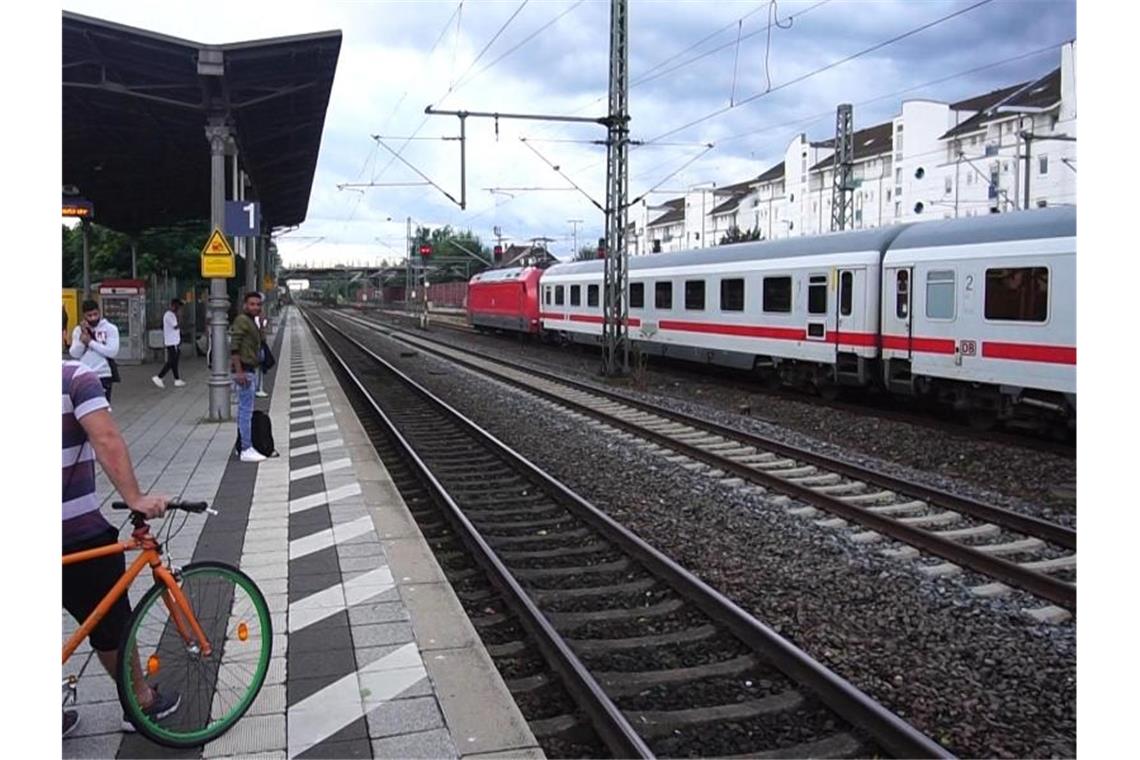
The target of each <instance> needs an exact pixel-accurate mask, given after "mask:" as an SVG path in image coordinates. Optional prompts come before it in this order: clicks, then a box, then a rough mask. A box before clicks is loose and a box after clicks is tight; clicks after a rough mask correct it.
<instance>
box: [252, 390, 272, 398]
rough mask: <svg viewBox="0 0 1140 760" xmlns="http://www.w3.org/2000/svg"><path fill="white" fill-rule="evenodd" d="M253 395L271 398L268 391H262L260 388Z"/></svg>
mask: <svg viewBox="0 0 1140 760" xmlns="http://www.w3.org/2000/svg"><path fill="white" fill-rule="evenodd" d="M253 395H255V396H257V397H258V398H269V394H268V393H266V392H265V391H261V390H259V391H258V392H257V393H255V394H253Z"/></svg>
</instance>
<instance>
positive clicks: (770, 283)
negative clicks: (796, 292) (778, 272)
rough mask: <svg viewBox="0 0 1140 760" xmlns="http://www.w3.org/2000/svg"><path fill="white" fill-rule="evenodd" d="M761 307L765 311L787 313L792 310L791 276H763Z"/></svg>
mask: <svg viewBox="0 0 1140 760" xmlns="http://www.w3.org/2000/svg"><path fill="white" fill-rule="evenodd" d="M762 308H763V309H764V311H766V312H773V313H782V314H787V313H789V312H790V311H791V310H792V278H791V277H765V278H764V298H763V305H762Z"/></svg>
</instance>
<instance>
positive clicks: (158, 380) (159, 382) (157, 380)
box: [150, 375, 166, 388]
mask: <svg viewBox="0 0 1140 760" xmlns="http://www.w3.org/2000/svg"><path fill="white" fill-rule="evenodd" d="M150 381H151V382H152V383H154V384H155V385H157V386H158V387H159V388H165V387H166V383H164V382H162V378H161V377H159V376H158V375H151V376H150Z"/></svg>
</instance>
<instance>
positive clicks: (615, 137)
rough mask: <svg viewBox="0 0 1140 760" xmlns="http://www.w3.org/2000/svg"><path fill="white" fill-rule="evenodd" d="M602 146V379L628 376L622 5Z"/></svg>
mask: <svg viewBox="0 0 1140 760" xmlns="http://www.w3.org/2000/svg"><path fill="white" fill-rule="evenodd" d="M606 126H607V127H608V129H609V135H608V139H607V140H606V258H605V279H604V286H603V290H604V291H605V305H604V309H603V312H602V313H603V322H602V373H603V374H605V375H607V376H609V377H616V376H621V375H627V374H629V303H628V300H627V296H626V292H627V290H628V288H627V285H626V283H627V282H628V279H629V276H628V275H629V273H628V270H629V251H628V250H627V248H626V243H625V223H626V219H627V217H628V209H627V208H626V196H627V193H628V190H629V15H628V3H627V0H611V2H610V112H609V116H608V117H607V119H606Z"/></svg>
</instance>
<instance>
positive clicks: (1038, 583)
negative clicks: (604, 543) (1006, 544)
mask: <svg viewBox="0 0 1140 760" xmlns="http://www.w3.org/2000/svg"><path fill="white" fill-rule="evenodd" d="M388 334H389V336H390V337H392V338H393V339H396V340H401V341H402V342H404V343H405V344H407V345H411V346H415V347H417V348H420V349H425V348H426V349H427V350H432V349H431V347H430V346H427V347H425V346H423V345H421V344H420V342H419V341H423V342H425V343H433V342H434V341H430V340H428V339H425V338H420V337H419V336H415V339H414V340H408V339H406V338H402V337H400V336H398V335H392V334H391V333H388ZM438 345H441V346H444V347H445V348H447V349H448V350H451V351H458V352H460V353H465V354H469V355H474V356H476V357H478V358H479V359H481V360H483V361H490V362H493V363H498V364H502V365H505V366H509V367H511V368H512V369H515V370H517V371H522V372H525V373H530V374H533V375H535V376H537V377H540V378H542V379H544V380H547V381H548V382H554V383H558V384H561V385H566V386H569V387H571V388H574V389H576V390H580V391H582V392H585V393H591V394H595V395H599V396H602V397H604V398H607V399H610V400H613V401H615V402H617V403H622V404H626V405H629V406H632V407H635V408H639V409H642V410H643V411H648V412H651V413H653V414H657V415H659V416H662V417H666V418H669V419H673V420H676V421H678V422H682V423H684V424H687V425H690V426H692V427H695V428H698V429H703V430H705V431H708V432H710V433H714V434H716V435H720V436H722V437H725V438H729V439H731V440H735V441H737V442H739V443H743V444H747V445H752V446H756V447H758V448H765V449H770V450H773V451H777V452H780V453H782V454H784V455H785V456H788V457H792V458H802V459H803V460H804V461H807V462H810V463H812V464H815V465H816V466H819V467H822V468H825V469H828V470H831V471H833V472H838V473H841V474H845V475H847V476H848V477H851V478H854V479H857V480H862V481H864V482H868V483H872V484H876V485H880V486H882V487H884V488H890V489H891V490H895V491H896V492H898V493H900V494H902V495H904V496H913V497H916V498H923V499H927V500H931V503H932V504H935V505H937V506H944V507H947V508H949V509H954V510H956V511H960V512H963V513H964V514H969V515H971V516H974V517H979V518H981V519H985V520H990V521H993V522H997V523H1000V524H1003V525H1005V526H1006V527H1008V528H1010V529H1013V530H1017V531H1019V532H1025V533H1027V534H1028V535H1033V536H1036V537H1038V538H1042V539H1043V540H1047V541H1053V542H1054V543H1057V544H1059V545H1061V546H1065V547H1066V548H1070V549H1072V548H1075V547H1076V532H1075V531H1072V530H1070V529H1068V528H1065V527H1063V526H1060V525H1055V524H1053V523H1049V522H1047V521H1044V520H1040V519H1038V518H1035V517H1030V516H1027V515H1022V514H1019V513H1016V512H1011V511H1009V510H1004V509H1001V508H1000V507H994V506H991V505H987V504H982V503H981V502H975V501H973V500H970V499H966V498H963V497H958V496H954V495H952V494H947V493H945V492H943V491H939V490H938V489H934V488H928V487H926V486H921V485H918V484H915V483H910V482H909V481H904V480H901V479H898V478H894V477H893V476H889V475H885V474H883V473H878V472H875V471H873V470H867V469H865V468H862V467H857V466H855V465H848V464H845V463H841V462H835V461H834V460H831V459H829V458H827V457H824V456H822V455H818V454H813V453H811V452H807V451H805V450H803V449H799V448H797V447H794V446H789V445H787V444H782V443H779V442H777V441H772V440H771V439H768V438H765V437H763V436H759V435H753V434H750V433H744V432H742V431H739V430H735V429H733V428H729V427H725V426H723V425H719V424H718V423H714V422H709V421H707V420H702V419H700V418H697V417H693V416H691V415H687V414H684V413H681V412H674V411H672V410H669V409H666V408H664V407H660V406H657V405H655V404H651V403H648V402H644V401H637V400H634V399H630V398H628V397H626V396H623V395H621V394H617V393H613V392H612V391H608V390H605V389H600V388H596V387H594V386H592V385H588V384H586V383H583V382H580V381H577V380H571V379H568V378H565V377H561V376H559V375H555V374H553V373H550V372H546V371H544V370H537V369H532V368H530V367H518V366H517V365H510V364H508V363H507V362H504V361H502V360H500V359H488V358H486V357H483V356H481V355H479V354H476V353H475V352H473V351H469V350H467V349H462V348H457V347H455V346H450V345H447V344H438ZM435 353H437V355H441V354H439V352H438V350H437V351H435ZM445 358H447V359H448V360H450V361H454V362H456V363H458V364H461V365H463V366H466V367H469V368H471V369H474V370H476V371H482V372H487V371H488V370H487V369H486V368H481V367H478V366H476V365H475V364H473V363H470V362H468V361H465V360H464V359H462V358H456V357H453V356H448V357H445ZM498 377H499V379H501V380H503V381H505V382H509V383H511V384H513V385H516V386H518V387H522V388H525V389H526V390H528V391H530V392H533V393H536V394H538V395H540V396H542V397H543V398H546V399H549V400H551V401H554V402H556V403H558V404H562V405H564V406H568V407H571V408H573V409H575V410H576V411H579V412H583V413H585V414H588V415H589V416H591V417H594V418H596V419H601V420H604V421H605V422H606V423H607V424H611V425H614V426H617V427H620V428H622V429H624V430H626V431H628V432H630V433H633V434H634V435H637V436H638V437H641V438H645V439H647V440H651V441H653V442H654V443H657V444H659V445H662V446H666V447H668V448H671V449H674V450H676V451H678V452H680V453H682V454H684V455H685V456H688V457H690V458H692V459H696V460H698V461H701V462H704V463H705V464H708V465H710V466H713V467H716V468H718V469H721V470H725V471H728V472H731V473H732V474H734V475H736V476H737V477H740V478H742V479H744V480H747V481H749V482H752V483H758V484H760V485H763V486H765V487H767V488H772V489H774V490H777V491H780V492H782V493H784V494H787V495H789V496H792V497H794V498H796V499H799V500H801V501H803V502H805V503H807V504H810V505H811V506H813V507H816V508H818V509H822V510H824V511H826V512H830V513H832V514H835V515H837V516H840V517H843V518H845V519H848V520H853V521H855V522H858V523H860V524H862V525H865V526H867V527H868V528H871V529H872V530H876V531H878V532H880V533H883V534H885V535H887V536H890V537H891V538H894V539H897V540H899V541H902V542H904V543H907V544H910V545H912V546H915V547H917V548H919V549H922V550H924V551H927V552H929V553H930V554H934V555H936V556H939V557H942V558H943V559H945V560H947V561H949V562H952V563H954V564H958V565H962V566H964V567H967V568H970V569H972V570H975V571H977V572H980V573H984V574H986V575H989V576H991V577H993V578H995V579H997V580H999V581H1002V582H1004V583H1006V584H1008V585H1011V586H1016V587H1018V588H1021V589H1023V590H1025V591H1028V592H1030V593H1032V594H1035V595H1037V596H1040V597H1041V598H1043V599H1047V600H1049V601H1051V602H1053V603H1054V604H1057V605H1058V606H1061V607H1063V608H1065V609H1067V610H1070V611H1075V610H1076V606H1077V590H1076V586H1075V585H1074V584H1071V583H1068V582H1065V581H1062V580H1058V579H1056V578H1053V577H1051V576H1048V575H1046V574H1044V573H1041V572H1038V571H1036V570H1031V569H1027V568H1024V567H1021V566H1020V565H1018V564H1016V563H1014V562H1010V561H1008V560H1004V559H1001V558H1000V557H995V556H991V555H988V554H985V553H984V552H980V551H977V550H975V549H973V548H971V547H970V546H968V545H966V544H960V543H958V542H956V541H952V540H950V539H947V538H943V537H941V536H939V535H937V534H936V533H932V532H930V531H926V530H923V529H921V528H915V527H912V526H910V525H907V524H905V523H902V522H899V521H898V520H895V519H892V518H890V517H887V516H885V515H879V514H876V513H874V512H871V511H869V510H867V509H864V508H862V507H858V506H856V505H853V504H848V503H847V502H844V501H842V500H841V499H837V498H834V497H832V496H828V495H826V494H821V493H818V492H816V491H814V490H812V489H811V488H809V487H807V486H801V485H798V484H796V483H792V482H790V481H788V480H785V479H783V478H780V477H777V476H775V475H769V474H767V473H765V472H761V471H758V470H755V469H753V468H751V467H749V466H747V465H745V464H742V463H739V462H734V461H733V460H731V459H728V458H726V457H722V456H720V455H718V454H716V453H714V452H709V451H705V450H703V449H701V448H700V447H699V446H696V445H693V444H687V443H685V442H683V441H679V440H677V439H675V438H672V437H671V436H669V435H667V434H663V433H657V432H655V431H652V430H648V429H646V428H644V427H642V426H641V425H639V424H637V423H635V422H630V421H627V420H623V419H621V418H620V417H616V416H613V415H610V414H608V413H606V412H601V411H598V410H597V409H594V408H593V407H591V406H589V405H586V404H580V403H577V402H574V401H572V400H570V399H567V398H565V397H563V396H560V395H558V394H556V393H552V392H549V391H546V390H544V389H541V388H536V387H534V386H531V385H527V384H526V383H523V382H521V381H518V380H516V379H513V378H509V377H504V376H501V375H499V376H498Z"/></svg>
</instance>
